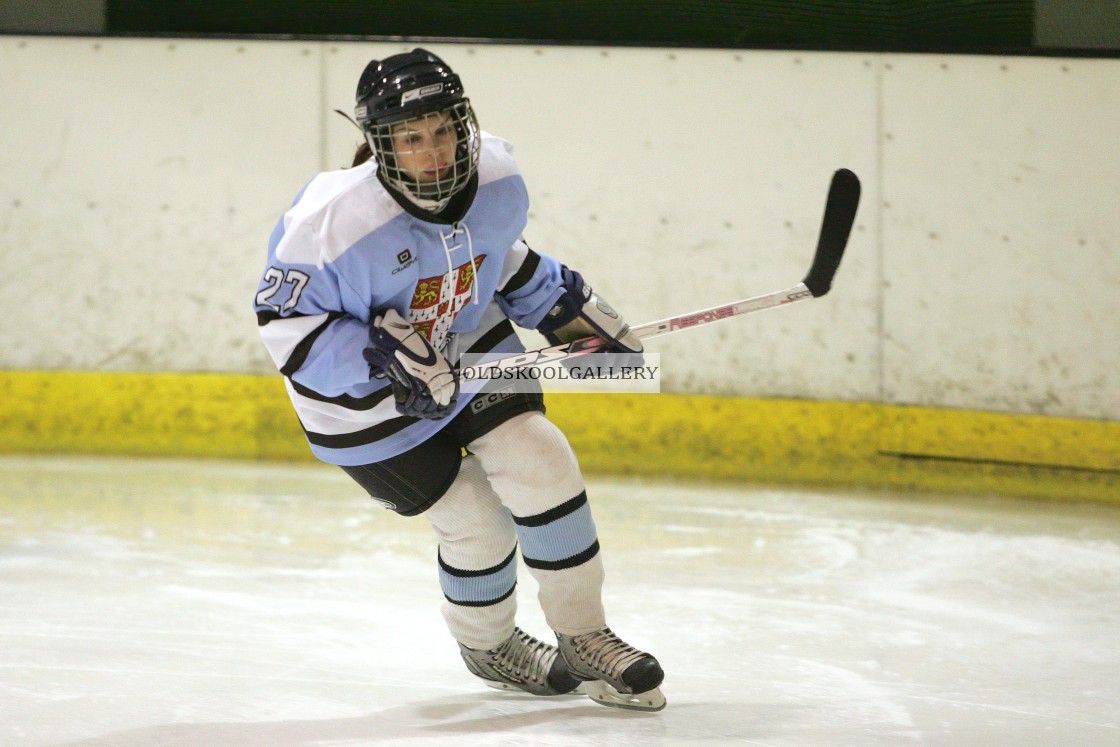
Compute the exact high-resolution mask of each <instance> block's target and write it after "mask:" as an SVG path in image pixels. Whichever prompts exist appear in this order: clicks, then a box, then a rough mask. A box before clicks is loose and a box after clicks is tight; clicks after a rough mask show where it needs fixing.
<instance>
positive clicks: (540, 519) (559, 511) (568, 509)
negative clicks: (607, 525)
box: [513, 490, 587, 527]
mask: <svg viewBox="0 0 1120 747" xmlns="http://www.w3.org/2000/svg"><path fill="white" fill-rule="evenodd" d="M586 503H587V491H586V490H585V491H583V492H582V493H580V494H579V495H577V496H576V497H575V498H573V499H571V500H570V501H564V502H563V503H561V504H560V505H559V506H557V507H556V508H550V509H549V510H547V511H545V512H544V513H543V514H536V515H535V516H514V517H513V521H514V523H515V524H517V525H518V526H523V527H543V526H544V525H545V524H549V523H551V522H554V521H556V520H557V519H562V518H564V517H565V516H567V515H568V514H571V513H575V512H576V511H579V510H580V509H581V508H583V506H584V505H585V504H586Z"/></svg>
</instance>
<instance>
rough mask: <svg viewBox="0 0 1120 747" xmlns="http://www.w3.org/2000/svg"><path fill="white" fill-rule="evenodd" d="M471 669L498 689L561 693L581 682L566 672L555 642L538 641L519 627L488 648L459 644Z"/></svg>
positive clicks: (535, 692)
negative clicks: (496, 645) (500, 642)
mask: <svg viewBox="0 0 1120 747" xmlns="http://www.w3.org/2000/svg"><path fill="white" fill-rule="evenodd" d="M459 653H460V654H462V656H463V661H465V662H466V664H467V669H469V670H471V673H472V674H474V675H476V676H478V677H481V678H482V679H483V680H485V681H486V684H487V685H488V686H490V687H493V688H495V689H497V690H524V691H525V692H527V693H532V694H533V695H564V694H566V693H570V692H572V691H573V690H575V689H576V688H577V687H579V685H580V684H581V680H579V679H576V678H575V677H573V676H572V675H571V673H570V672H568V667H567V666H566V664H565V662H564V657H562V656H560V652H559V651H558V650H557V648H556V647H555V646H552V645H550V644H547V643H545V642H544V641H539V640H537V639H536V638H534V637H533V636H531V635H529V634H528V633H526V632H525V631H523V630H521V628H514V629H513V635H511V636H510V637H509V638H507V639H506V641H505V643H502V644H501V645H499V646H498V647H497V648H492V649H490V650H489V651H484V650H482V649H475V648H470V647H468V646H464V645H463V644H461V643H460V644H459Z"/></svg>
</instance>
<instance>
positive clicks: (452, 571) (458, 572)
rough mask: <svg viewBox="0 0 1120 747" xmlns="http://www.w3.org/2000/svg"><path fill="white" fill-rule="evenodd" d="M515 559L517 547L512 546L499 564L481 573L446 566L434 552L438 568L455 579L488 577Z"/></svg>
mask: <svg viewBox="0 0 1120 747" xmlns="http://www.w3.org/2000/svg"><path fill="white" fill-rule="evenodd" d="M516 557H517V545H514V546H513V552H511V553H510V554H509V555H507V556H506V559H505V560H503V561H502V562H501V563H498V564H497V565H496V566H494V567H493V568H484V569H482V570H481V571H464V570H463V569H462V568H455V567H453V566H450V565H448V564H447V561H445V560H444V559H443V556H442V555H440V554H439V552H438V551H437V552H436V559H437V560H439V567H440V568H442V569H443V570H444V571H446V572H447V573H448V574H449V575H451V576H455V577H456V578H478V577H479V576H489V575H490V574H491V573H497V572H498V571H500V570H502V569H503V568H505V567H506V566H508V565H509V564H510V563H512V562H513V559H514V558H516ZM456 604H458V602H456Z"/></svg>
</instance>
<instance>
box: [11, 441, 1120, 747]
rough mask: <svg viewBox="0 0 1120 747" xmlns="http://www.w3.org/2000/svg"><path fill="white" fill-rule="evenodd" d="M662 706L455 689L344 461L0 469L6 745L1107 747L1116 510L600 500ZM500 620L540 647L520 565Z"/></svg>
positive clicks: (456, 673)
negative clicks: (515, 607)
mask: <svg viewBox="0 0 1120 747" xmlns="http://www.w3.org/2000/svg"><path fill="white" fill-rule="evenodd" d="M589 495H590V497H591V499H592V501H593V507H594V510H595V516H596V521H597V524H598V527H599V533H600V539H601V542H602V545H603V547H604V553H605V555H604V558H605V561H606V567H607V588H606V595H605V596H606V604H607V610H608V617H609V620H610V623H611V625H612V627H614V629H615V630H616V631H617V632H618V633H620V634H621V635H622V636H623V637H625V638H626V639H627V640H629V641H630V642H631V643H633V644H635V645H637V646H640V647H644V648H647V649H648V650H649V651H651V652H653V653H654V654H656V655H657V656H658V657H659V658H660V659H661V662H662V664H663V665H664V667H665V670H666V672H667V676H666V681H665V685H664V687H663V690H664V692H665V695H666V696H667V697H668V699H669V706H668V708H666V710H664V711H662V712H660V713H656V714H642V713H633V712H626V711H618V710H612V709H608V708H604V707H602V706H598V705H595V704H593V703H592V702H591V701H589V700H587V699H586V698H583V697H579V696H575V697H562V698H555V699H541V698H535V697H532V696H529V695H521V694H517V693H509V692H499V691H494V690H490V689H488V688H486V687H484V686H483V685H482V684H481V683H480V682H479V681H477V680H475V679H474V678H473V677H472V676H471V675H470V674H469V673H468V672H467V670H466V668H465V667H464V666H463V665H462V663H461V661H460V660H459V658H458V654H457V650H456V647H455V644H454V642H453V641H452V640H451V639H450V637H449V636H448V635H447V633H446V630H445V628H444V627H443V622H442V619H441V618H440V615H439V603H440V600H441V595H440V591H439V586H438V583H437V579H436V573H435V547H434V540H433V539H432V537H431V535H430V531H429V529H428V527H427V523H426V522H425V521H424V520H423V519H401V518H399V517H397V516H396V515H394V514H391V513H388V512H386V511H384V510H382V509H380V508H378V507H377V506H376V505H374V504H373V503H372V502H371V501H369V500H368V499H366V498H364V497H363V495H362V494H361V492H360V489H358V488H357V487H356V486H355V485H353V484H352V483H351V482H350V481H349V478H347V477H346V476H345V475H344V474H342V473H341V471H339V470H336V469H334V468H330V467H326V466H323V465H307V466H292V465H277V464H255V463H230V462H207V461H174V460H126V459H112V458H57V457H54V458H52V457H32V456H28V457H20V456H8V457H3V458H0V744H3V745H36V746H39V745H129V746H134V745H158V746H160V747H172V746H178V745H183V746H186V745H191V746H192V747H197V746H200V745H206V746H210V745H220V746H225V745H238V746H246V747H255V746H257V745H261V746H263V745H268V746H269V747H285V746H289V745H291V746H295V745H366V744H371V745H373V744H376V745H383V744H402V745H427V744H449V745H451V744H454V745H457V746H458V745H463V746H464V747H465V746H468V745H488V746H491V747H492V746H494V745H518V746H521V745H626V746H627V747H629V746H630V745H703V744H712V745H723V744H748V745H775V746H777V745H907V744H922V745H954V746H957V745H985V746H988V745H1115V744H1120V706H1117V703H1120V511H1118V510H1116V509H1114V508H1111V507H1107V506H1099V505H1098V506H1093V505H1074V504H1046V503H1031V502H1020V501H1010V500H1001V499H998V498H981V497H975V496H972V497H962V498H959V499H949V498H945V497H931V496H907V495H901V494H885V493H884V494H874V495H858V494H852V493H840V492H837V493H831V494H830V493H825V492H812V491H803V490H793V489H765V488H732V487H726V486H722V487H719V486H716V487H712V486H698V485H694V484H693V485H689V484H671V483H649V482H641V481H623V480H592V481H590V484H589ZM518 599H519V604H520V606H521V613H520V619H521V625H522V627H524V628H526V629H527V630H529V631H530V632H532V633H535V634H536V635H538V636H541V637H544V636H546V635H547V630H546V629H545V626H544V623H543V618H542V617H541V615H540V613H539V611H538V610H537V608H536V603H535V587H534V585H533V581H532V579H531V578H530V577H529V575H528V574H527V573H522V575H521V584H520V586H519V592H518Z"/></svg>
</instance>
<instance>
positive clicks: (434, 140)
mask: <svg viewBox="0 0 1120 747" xmlns="http://www.w3.org/2000/svg"><path fill="white" fill-rule="evenodd" d="M362 130H363V131H364V132H365V135H366V141H367V142H368V143H369V146H370V148H371V149H372V150H373V154H374V158H375V159H376V161H377V167H378V169H380V171H381V174H382V177H383V178H384V180H385V182H386V183H388V184H389V185H390V186H391V187H393V189H396V190H397V191H399V192H401V193H402V194H404V195H405V196H406V197H408V198H410V199H411V200H412V201H413V202H414V203H416V204H417V205H418V206H420V207H422V208H424V209H426V210H432V211H438V210H442V209H443V208H444V207H445V206H446V205H447V203H448V201H449V200H450V199H451V197H452V196H453V195H455V194H456V193H457V192H459V191H460V190H462V189H463V188H464V187H466V186H467V184H468V183H469V182H470V179H471V177H472V176H473V175H474V173H475V172H476V171H477V170H478V156H479V148H480V145H481V140H482V138H481V135H480V132H479V128H478V120H477V119H476V118H475V115H474V110H473V109H472V108H471V104H470V101H469V100H467V99H466V98H465V97H463V98H460V99H459V100H458V101H457V102H456V103H453V104H450V105H448V106H444V107H442V108H437V109H434V110H430V111H427V112H417V113H416V114H415V116H412V117H408V118H403V119H396V121H391V122H384V121H381V122H376V121H370V120H367V121H365V122H363V123H362ZM425 170H430V171H429V173H424V172H425Z"/></svg>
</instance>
